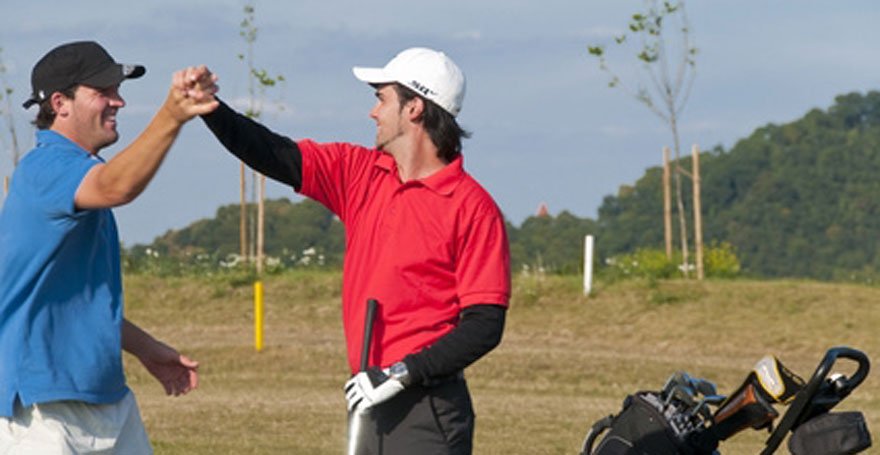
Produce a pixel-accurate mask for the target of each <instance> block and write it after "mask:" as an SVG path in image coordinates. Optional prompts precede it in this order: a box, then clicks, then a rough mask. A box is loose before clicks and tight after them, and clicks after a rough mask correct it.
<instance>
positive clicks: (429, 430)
mask: <svg viewBox="0 0 880 455" xmlns="http://www.w3.org/2000/svg"><path fill="white" fill-rule="evenodd" d="M362 422H363V423H362V425H363V427H362V428H361V438H360V442H361V444H360V447H359V450H358V455H405V454H419V455H470V453H471V452H472V450H473V439H474V409H473V405H472V404H471V396H470V393H469V392H468V388H467V383H466V382H465V380H464V379H463V378H461V376H458V377H456V378H455V379H450V380H449V381H446V382H443V383H441V384H438V385H435V386H431V387H423V386H413V387H409V388H407V389H405V390H404V391H402V392H401V393H400V394H398V395H397V396H395V397H394V398H392V399H391V400H389V401H387V402H385V403H382V404H379V405H378V406H376V407H375V408H373V409H372V410H371V411H370V413H369V417H368V418H365V419H363V421H362Z"/></svg>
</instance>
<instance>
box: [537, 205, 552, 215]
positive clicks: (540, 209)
mask: <svg viewBox="0 0 880 455" xmlns="http://www.w3.org/2000/svg"><path fill="white" fill-rule="evenodd" d="M535 216H537V217H545V216H550V211H549V210H547V203H546V202H542V203H540V204H539V205H538V211H537V212H535Z"/></svg>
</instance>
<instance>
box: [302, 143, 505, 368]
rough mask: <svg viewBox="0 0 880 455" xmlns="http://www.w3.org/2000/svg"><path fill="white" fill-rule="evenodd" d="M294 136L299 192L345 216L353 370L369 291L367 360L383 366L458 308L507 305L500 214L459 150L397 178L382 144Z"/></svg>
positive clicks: (346, 319)
mask: <svg viewBox="0 0 880 455" xmlns="http://www.w3.org/2000/svg"><path fill="white" fill-rule="evenodd" d="M297 145H298V146H299V148H300V151H301V152H302V159H303V182H302V188H301V190H300V192H301V193H302V194H303V195H305V196H308V197H311V198H313V199H315V200H317V201H318V202H321V203H322V204H324V205H325V206H326V207H327V208H329V209H330V210H331V211H333V212H334V213H335V214H336V215H337V216H339V218H340V219H341V220H342V222H343V224H344V225H345V242H346V251H345V265H344V268H343V288H342V319H343V327H344V330H345V336H346V344H347V347H348V362H349V365H350V366H351V371H352V372H353V373H354V372H356V371H357V370H358V367H359V364H360V359H359V358H360V352H361V344H362V339H363V329H364V328H363V325H364V316H365V310H366V301H367V299H369V298H374V299H376V300H378V301H379V307H378V311H377V315H376V320H375V324H374V326H373V341H372V346H371V349H370V365H371V366H380V367H386V366H389V365H391V364H392V363H394V362H397V361H399V360H401V359H403V357H404V356H406V355H407V354H410V353H414V352H418V351H420V350H421V349H423V348H425V347H427V346H430V345H431V344H433V343H434V342H435V341H437V339H439V338H440V337H442V336H443V335H445V334H447V333H449V331H451V330H452V329H453V328H454V327H455V326H456V325H457V324H458V320H459V313H460V312H461V309H462V308H464V307H467V306H469V305H475V304H483V303H489V304H496V305H502V306H507V305H508V301H509V298H510V253H509V250H508V242H507V233H506V231H505V228H504V219H503V217H502V216H501V212H500V210H499V209H498V206H497V205H496V204H495V202H494V201H493V200H492V197H491V196H489V193H487V192H486V190H484V189H483V188H482V187H481V186H480V184H479V183H477V181H476V180H474V179H473V178H472V177H471V176H470V175H468V174H467V173H466V172H465V171H464V169H463V168H462V159H461V157H459V158H458V159H456V160H455V161H453V162H452V163H450V164H449V165H447V166H446V167H444V168H443V169H441V170H440V171H438V172H436V173H434V174H433V175H431V176H429V177H428V178H425V179H421V180H414V181H409V182H406V183H402V182H401V181H400V178H399V176H398V173H397V166H396V165H395V162H394V159H393V158H392V157H391V156H390V155H388V154H387V153H384V152H379V151H376V150H371V149H368V148H364V147H361V146H357V145H353V144H344V143H330V144H318V143H315V142H312V141H309V140H305V141H301V142H299V143H298V144H297Z"/></svg>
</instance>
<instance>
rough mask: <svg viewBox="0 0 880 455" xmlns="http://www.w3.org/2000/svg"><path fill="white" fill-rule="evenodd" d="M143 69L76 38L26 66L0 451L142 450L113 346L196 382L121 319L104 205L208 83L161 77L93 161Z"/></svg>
mask: <svg viewBox="0 0 880 455" xmlns="http://www.w3.org/2000/svg"><path fill="white" fill-rule="evenodd" d="M144 72H145V69H144V67H143V66H140V65H122V64H119V63H117V62H116V61H114V60H113V58H112V57H111V56H110V55H109V54H108V53H107V51H106V50H104V48H103V47H101V46H100V45H99V44H97V43H95V42H90V41H89V42H74V43H68V44H64V45H61V46H59V47H57V48H55V49H53V50H52V51H50V52H49V53H48V54H46V55H45V56H44V57H43V58H42V59H41V60H40V61H39V62H37V64H36V65H35V66H34V69H33V72H32V75H31V84H32V88H33V92H32V95H31V98H30V99H28V100H27V102H25V104H24V107H25V108H28V107H30V106H31V105H34V104H36V105H39V113H38V114H37V117H36V120H35V121H34V124H35V125H36V126H37V128H38V131H37V144H36V147H35V148H34V149H33V150H31V151H30V152H29V153H28V154H27V155H25V157H24V159H22V161H21V162H20V164H19V165H18V167H17V168H16V170H15V173H14V174H13V177H12V185H11V188H10V192H9V195H8V197H7V198H6V201H5V203H4V205H3V210H2V212H0V453H12V454H19V453H22V454H23V453H65V454H67V453H75V454H81V453H125V454H141V453H147V454H149V453H152V449H151V448H150V444H149V439H148V438H147V436H146V432H145V431H144V427H143V423H142V422H141V418H140V414H139V412H138V409H137V404H136V402H135V400H134V397H133V395H132V393H131V391H130V390H129V389H128V387H127V386H126V384H125V377H124V373H123V367H122V350H123V349H124V350H126V351H128V352H130V353H131V354H133V355H134V356H136V357H137V358H138V359H139V360H140V361H141V363H143V365H144V366H145V367H146V368H147V370H148V371H149V372H150V373H151V374H153V375H154V376H155V377H156V378H157V379H158V380H159V382H160V383H161V384H162V385H163V386H164V388H165V391H166V393H168V394H170V395H180V394H184V393H187V392H189V391H190V390H192V389H194V388H195V387H196V386H197V385H198V376H197V373H196V369H197V367H198V364H197V363H196V362H194V361H192V360H190V359H189V358H187V357H186V356H183V355H181V354H180V353H178V352H177V351H176V350H174V349H173V348H171V347H169V346H167V345H165V344H164V343H162V342H160V341H158V340H156V339H154V338H153V337H151V336H150V335H149V334H147V333H146V332H144V331H143V330H141V329H140V328H138V327H137V326H136V325H134V324H133V323H131V322H129V321H128V320H127V319H125V317H124V314H123V304H122V299H123V294H122V278H121V272H120V260H119V237H118V234H117V231H116V222H115V220H114V218H113V212H112V211H111V210H110V209H111V208H112V207H116V206H119V205H123V204H126V203H128V202H131V201H132V200H133V199H134V198H135V197H137V196H138V195H139V194H140V193H141V191H143V190H144V188H145V187H146V185H147V183H148V182H149V181H150V179H152V177H153V175H154V174H155V173H156V171H157V170H158V168H159V166H160V164H161V162H162V160H163V159H164V157H165V155H166V153H167V152H168V150H169V149H170V147H171V144H172V143H173V142H174V139H175V138H176V137H177V135H178V133H179V132H180V129H181V128H182V127H183V125H184V124H185V123H186V122H187V121H188V120H189V119H191V118H193V117H194V116H196V115H200V114H205V113H208V112H211V111H213V110H214V109H215V108H216V107H217V101H216V100H215V99H214V96H213V95H214V92H215V91H216V86H215V85H214V82H215V80H216V77H214V76H213V75H212V74H211V73H210V72H209V71H208V70H207V69H206V68H204V67H199V68H187V69H185V70H182V71H179V72H177V73H175V74H174V76H173V78H172V84H171V89H170V91H169V94H168V97H167V99H166V100H165V102H164V104H163V105H162V107H161V108H160V109H159V111H158V112H157V113H156V115H155V116H154V117H153V119H152V121H151V122H150V124H149V125H148V126H147V128H146V129H145V130H144V132H143V133H142V134H141V135H140V136H139V137H138V138H137V139H136V140H135V141H134V142H133V143H132V144H131V145H129V146H128V147H126V148H125V149H124V150H122V151H121V152H119V153H118V154H117V155H116V156H114V157H113V158H112V159H110V160H109V161H106V162H105V161H104V160H103V159H102V158H101V157H100V156H98V152H99V151H100V150H101V149H103V148H104V147H107V146H109V145H111V144H113V143H115V142H116V141H117V139H118V137H119V135H118V133H117V131H116V125H117V113H118V111H119V109H121V108H122V107H124V106H125V101H124V100H123V99H122V97H121V96H120V94H119V86H120V84H121V82H122V81H123V80H125V79H132V78H138V77H140V76H142V75H143V74H144ZM197 83H198V84H199V87H196V84H197Z"/></svg>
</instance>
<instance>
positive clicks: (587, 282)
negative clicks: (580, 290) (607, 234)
mask: <svg viewBox="0 0 880 455" xmlns="http://www.w3.org/2000/svg"><path fill="white" fill-rule="evenodd" d="M584 240H585V241H584V295H587V296H588V295H590V291H592V290H593V236H592V235H588V236H587V237H586V238H585V239H584Z"/></svg>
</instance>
